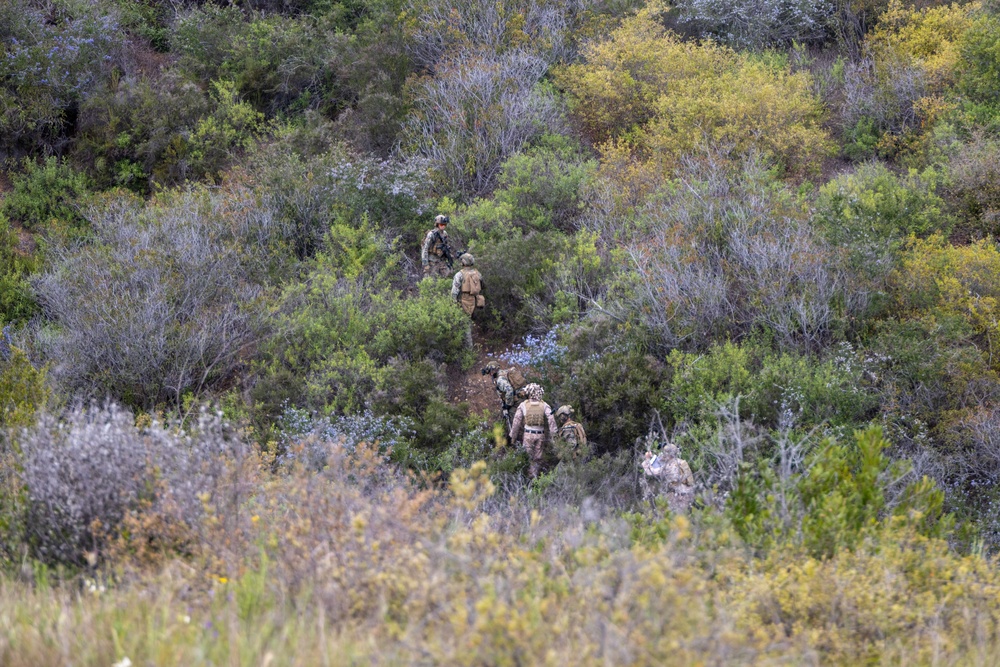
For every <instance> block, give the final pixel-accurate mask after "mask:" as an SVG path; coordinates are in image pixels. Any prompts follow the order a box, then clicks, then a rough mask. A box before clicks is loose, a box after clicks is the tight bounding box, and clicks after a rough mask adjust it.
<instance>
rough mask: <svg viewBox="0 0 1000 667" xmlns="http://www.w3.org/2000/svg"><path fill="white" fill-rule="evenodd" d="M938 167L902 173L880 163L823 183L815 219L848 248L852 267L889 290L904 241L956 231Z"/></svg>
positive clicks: (831, 238)
mask: <svg viewBox="0 0 1000 667" xmlns="http://www.w3.org/2000/svg"><path fill="white" fill-rule="evenodd" d="M940 180H941V179H940V177H939V176H938V174H936V173H935V172H934V171H933V170H930V169H928V170H926V171H925V172H924V173H923V174H919V173H917V172H915V171H910V172H909V173H908V174H906V175H902V176H898V175H896V174H895V173H893V172H892V171H890V170H889V169H888V168H886V167H885V166H884V165H882V164H880V163H877V162H874V163H870V164H865V165H862V166H860V167H858V168H857V169H856V170H855V171H853V172H851V173H847V174H843V175H841V176H838V177H837V178H834V179H833V180H831V181H829V182H828V183H826V184H825V185H823V186H822V187H821V188H820V190H819V197H818V198H817V200H816V209H815V213H814V215H813V221H814V223H815V224H816V226H817V227H818V228H819V230H820V231H821V232H822V233H823V234H824V235H825V236H826V238H827V239H828V240H829V241H830V243H831V244H834V245H836V246H841V247H845V248H847V249H848V250H847V254H848V261H849V263H850V267H851V270H852V271H853V272H854V273H855V275H856V276H858V277H863V278H864V279H867V280H869V281H871V285H872V289H874V290H877V291H884V290H885V280H886V279H887V277H888V274H889V272H890V271H891V270H892V269H893V268H894V267H895V266H896V263H897V262H898V260H899V256H900V253H901V250H902V246H903V241H904V239H906V238H908V237H910V236H917V237H921V238H923V237H926V236H929V235H930V234H935V233H937V234H945V235H947V234H948V233H949V232H950V231H951V227H952V224H953V220H952V218H951V216H950V215H949V214H948V213H947V206H946V205H945V202H944V200H943V199H942V198H941V197H940V196H939V195H938V194H937V190H938V187H939V182H940Z"/></svg>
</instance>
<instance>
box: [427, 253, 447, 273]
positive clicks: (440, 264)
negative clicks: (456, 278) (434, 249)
mask: <svg viewBox="0 0 1000 667" xmlns="http://www.w3.org/2000/svg"><path fill="white" fill-rule="evenodd" d="M427 265H428V266H429V267H430V269H429V270H428V271H427V275H428V276H435V277H438V278H451V269H449V268H448V262H446V261H444V260H443V259H438V258H437V256H436V255H435V256H432V257H429V258H428V263H427Z"/></svg>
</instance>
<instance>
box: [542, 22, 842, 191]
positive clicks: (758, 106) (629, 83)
mask: <svg viewBox="0 0 1000 667" xmlns="http://www.w3.org/2000/svg"><path fill="white" fill-rule="evenodd" d="M583 55H584V62H583V63H580V64H575V65H570V66H568V67H565V68H563V69H562V70H559V71H557V73H556V79H557V81H558V82H559V83H560V84H561V85H562V86H564V87H565V88H566V89H567V90H568V92H569V93H570V94H571V96H572V97H573V99H574V101H573V104H572V111H573V114H574V116H575V117H576V118H577V119H578V121H579V122H580V123H581V124H582V125H583V127H584V129H585V131H586V132H587V133H588V135H589V136H590V137H591V138H592V139H593V140H594V141H598V142H601V141H606V140H608V139H620V143H619V144H618V145H617V146H614V147H607V148H606V150H605V159H606V160H608V161H610V162H612V163H614V162H616V161H622V162H626V163H627V162H630V161H631V158H630V157H629V156H631V155H632V154H633V153H638V155H639V156H640V157H641V158H644V159H645V160H648V161H649V165H648V170H652V171H657V170H658V171H661V172H662V171H663V170H664V168H666V169H667V170H670V169H671V168H673V167H675V166H676V164H677V160H678V159H679V158H680V157H681V156H682V155H683V154H685V153H688V152H691V151H692V150H693V149H695V148H703V147H705V146H706V145H710V144H713V143H723V144H732V146H733V148H734V150H736V151H737V152H738V153H740V154H745V153H747V152H751V151H756V152H763V153H765V154H766V155H768V156H769V157H770V158H772V159H773V160H775V161H776V162H777V163H779V164H781V165H783V166H785V167H787V168H788V169H789V170H791V171H808V170H813V169H815V168H816V167H817V166H818V165H819V163H820V161H821V160H822V159H823V156H825V155H827V154H828V153H829V152H830V149H831V145H830V142H829V139H828V137H827V134H826V132H825V130H823V129H822V127H821V126H820V121H821V120H822V108H821V106H820V104H819V101H818V100H817V99H816V98H815V96H814V95H813V91H812V82H811V79H810V77H809V75H808V74H807V73H806V72H797V73H792V72H791V71H789V69H788V67H787V64H786V65H784V66H775V65H773V64H769V63H766V62H764V61H762V60H760V59H755V58H751V57H747V56H743V55H740V54H737V53H736V52H734V51H731V50H729V49H727V48H724V47H718V46H714V45H712V44H704V45H697V44H691V43H686V42H683V41H681V40H680V39H679V38H678V37H676V36H675V35H673V34H671V33H669V32H666V31H664V29H663V28H662V27H661V26H660V25H659V24H658V23H657V22H656V21H655V20H654V17H653V15H652V14H651V13H650V11H649V10H644V11H642V12H640V13H639V14H638V15H636V16H635V17H633V18H630V19H628V20H626V21H625V22H624V23H623V24H622V26H621V27H620V28H618V29H617V30H615V31H614V32H613V33H612V34H611V37H610V38H609V39H607V40H603V41H600V42H596V43H594V44H593V45H591V46H589V47H586V48H585V49H584V52H583ZM775 100H779V102H777V103H775Z"/></svg>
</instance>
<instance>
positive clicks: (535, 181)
mask: <svg viewBox="0 0 1000 667" xmlns="http://www.w3.org/2000/svg"><path fill="white" fill-rule="evenodd" d="M596 170H597V161H596V160H594V159H592V158H588V156H587V155H586V153H585V152H584V151H583V150H582V149H581V148H580V147H578V146H575V145H573V144H572V143H571V142H570V141H569V140H568V139H566V138H565V137H562V136H559V135H546V136H545V137H543V138H542V139H541V140H540V141H539V142H538V144H537V145H536V146H534V147H532V148H529V149H528V150H527V151H525V152H523V153H518V154H517V155H514V156H513V157H511V158H510V159H508V160H507V161H506V162H505V163H504V165H503V170H502V172H501V174H500V178H499V181H498V188H497V191H496V192H495V193H494V194H493V198H492V204H493V205H494V206H498V207H501V208H505V207H509V210H510V218H511V220H512V221H513V222H514V223H515V224H517V225H518V226H522V227H526V228H529V229H534V230H538V231H546V230H549V229H552V228H553V227H556V228H558V229H561V230H563V231H570V230H571V228H572V225H573V222H574V220H575V219H576V218H577V217H578V216H579V215H580V212H581V208H582V206H583V203H582V199H581V188H583V187H584V186H585V185H586V183H587V181H588V180H589V179H590V178H592V177H593V174H594V172H595V171H596Z"/></svg>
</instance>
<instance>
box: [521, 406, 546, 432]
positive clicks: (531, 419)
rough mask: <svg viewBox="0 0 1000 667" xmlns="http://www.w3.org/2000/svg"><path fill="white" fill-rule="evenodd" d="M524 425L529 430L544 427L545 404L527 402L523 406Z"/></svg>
mask: <svg viewBox="0 0 1000 667" xmlns="http://www.w3.org/2000/svg"><path fill="white" fill-rule="evenodd" d="M524 425H525V426H530V427H531V428H543V427H544V426H545V403H542V402H541V401H528V402H527V404H526V405H525V406H524Z"/></svg>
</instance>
